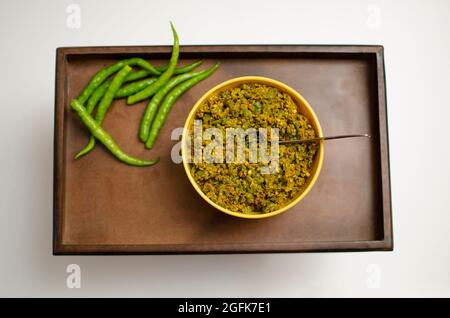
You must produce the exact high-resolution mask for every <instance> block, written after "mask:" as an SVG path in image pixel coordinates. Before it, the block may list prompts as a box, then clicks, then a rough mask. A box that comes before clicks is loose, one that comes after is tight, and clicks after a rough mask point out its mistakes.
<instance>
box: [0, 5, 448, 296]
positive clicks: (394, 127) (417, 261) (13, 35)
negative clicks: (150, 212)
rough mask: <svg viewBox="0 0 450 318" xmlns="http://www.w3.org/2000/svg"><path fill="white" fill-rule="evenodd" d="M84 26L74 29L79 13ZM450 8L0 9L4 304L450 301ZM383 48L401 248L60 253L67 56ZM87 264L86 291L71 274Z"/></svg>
mask: <svg viewBox="0 0 450 318" xmlns="http://www.w3.org/2000/svg"><path fill="white" fill-rule="evenodd" d="M70 3H76V4H78V5H79V6H80V8H81V27H80V28H75V29H72V28H69V27H68V25H67V21H66V20H67V17H68V15H69V14H68V13H67V12H66V9H67V6H68V5H69V4H70ZM449 12H450V1H377V0H368V1H356V0H355V1H281V0H276V1H266V2H263V1H256V0H255V1H242V0H237V1H236V0H227V1H192V0H191V1H176V0H169V1H167V0H166V1H149V0H142V1H131V0H129V1H111V0H109V1H107V0H102V1H95V2H94V1H87V0H86V1H56V0H55V1H31V0H30V1H23V0H21V1H17V0H15V1H1V3H0V15H1V18H0V33H1V42H0V45H1V50H0V63H1V69H0V70H1V73H2V74H1V75H0V84H1V85H0V87H1V92H2V94H1V106H0V107H1V113H0V120H1V124H0V136H1V137H0V143H1V144H0V149H1V155H0V167H1V168H0V169H1V170H0V171H1V174H0V177H1V179H0V187H1V188H0V193H1V200H0V212H1V214H0V242H1V250H0V296H44V297H46V296H63V297H80V296H161V297H164V296H166V297H168V296H181V297H183V296H186V297H194V296H212V297H221V296H228V297H244V296H249V297H250V296H254V297H270V296H278V297H282V296H288V297H291V296H296V297H299V296H300V297H303V296H310V297H319V296H357V297H369V296H376V297H379V296H388V297H389V296H447V297H448V296H450V238H449V234H448V233H449V230H450V210H449V196H450V193H449V188H450V183H449V179H450V168H449V154H450V151H449V150H450V149H449V148H450V147H449V144H450V142H449V137H450V125H449V121H450V103H449V91H450V78H449V77H450V59H449V58H450V40H449V34H448V31H450V19H449ZM169 20H172V21H174V23H175V25H176V27H177V30H178V31H179V34H180V37H181V41H182V44H382V45H384V46H385V58H386V76H387V92H388V114H389V134H390V152H391V169H392V170H391V178H392V196H393V197H392V200H393V201H392V205H393V216H394V243H395V251H394V252H370V253H367V252H366V253H330V254H325V253H321V254H284V255H277V254H263V255H204V256H195V255H193V256H120V257H117V256H116V257H114V256H106V257H105V256H104V257H98V256H96V257H92V256H84V257H72V256H68V257H62V256H59V257H55V256H52V255H51V242H52V186H53V179H52V176H53V162H52V158H53V114H54V84H55V77H54V73H55V49H56V47H59V46H90V45H94V46H99V45H161V44H171V41H172V38H171V34H170V31H169V25H168V21H169ZM71 263H76V264H79V265H80V266H81V270H82V283H81V288H80V289H69V288H67V287H66V277H67V273H66V266H67V265H69V264H71Z"/></svg>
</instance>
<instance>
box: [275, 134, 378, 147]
mask: <svg viewBox="0 0 450 318" xmlns="http://www.w3.org/2000/svg"><path fill="white" fill-rule="evenodd" d="M357 137H366V138H370V135H368V134H362V135H361V134H360V135H339V136H328V137H316V138H309V139H293V140H280V141H279V142H278V143H279V144H281V145H282V144H298V143H303V142H313V141H320V140H332V139H343V138H357Z"/></svg>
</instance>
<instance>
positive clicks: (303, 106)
mask: <svg viewBox="0 0 450 318" xmlns="http://www.w3.org/2000/svg"><path fill="white" fill-rule="evenodd" d="M245 83H260V84H265V85H268V86H272V87H275V88H277V89H278V90H280V91H282V92H285V93H287V94H288V95H290V96H291V97H292V99H293V100H294V101H295V103H296V104H297V105H298V111H299V113H300V114H302V115H303V116H305V117H306V118H308V120H309V122H310V123H311V125H312V126H313V127H314V130H315V132H316V135H317V136H320V137H322V136H323V134H322V128H321V127H320V124H319V120H318V119H317V117H316V114H315V113H314V111H313V109H312V107H311V106H310V105H309V103H308V102H307V101H306V99H304V98H303V97H302V96H301V95H300V94H299V93H297V92H296V91H295V90H293V89H292V88H290V87H289V86H287V85H286V84H283V83H281V82H279V81H276V80H273V79H270V78H266V77H259V76H245V77H238V78H234V79H231V80H228V81H226V82H223V83H222V84H219V85H217V86H215V87H213V88H212V89H210V90H209V91H208V92H206V93H205V94H204V95H203V96H202V97H201V98H200V99H199V100H198V101H197V103H196V104H195V105H194V107H193V108H192V110H191V112H190V113H189V116H188V117H187V119H186V123H185V124H184V128H185V129H184V133H183V136H182V141H181V142H182V145H184V144H185V143H186V140H187V138H188V133H189V127H190V126H191V125H192V124H193V121H194V118H195V113H196V112H197V108H198V107H199V106H200V105H201V104H202V103H203V101H205V100H206V99H208V98H209V97H210V96H211V95H213V94H217V93H218V92H220V91H222V90H225V89H228V88H231V87H236V86H239V85H241V84H245ZM181 148H182V157H183V166H184V169H185V171H186V174H187V176H188V178H189V181H190V182H191V183H192V185H193V186H194V188H195V190H196V191H197V192H198V193H199V194H200V196H201V197H202V198H203V199H205V200H206V202H208V203H209V204H211V205H212V206H213V207H215V208H216V209H218V210H220V211H222V212H225V213H227V214H229V215H233V216H236V217H239V218H246V219H262V218H268V217H271V216H275V215H278V214H280V213H282V212H284V211H286V210H288V209H290V208H292V207H293V206H294V205H296V204H297V203H299V202H300V201H301V199H303V198H304V197H305V195H306V194H307V193H308V192H309V191H310V190H311V188H312V187H313V185H314V183H315V182H316V180H317V177H318V176H319V173H320V169H321V167H322V162H323V153H324V149H323V148H324V144H323V141H321V142H320V145H319V150H318V152H317V153H316V157H315V159H314V164H313V167H312V170H311V175H310V177H309V179H308V180H307V182H306V183H305V185H304V186H303V189H302V190H301V191H299V193H298V195H297V196H296V197H295V198H293V199H292V200H291V201H290V202H289V203H288V204H286V205H285V206H283V207H282V208H280V209H278V210H276V211H272V212H269V213H258V212H254V213H245V214H244V213H241V212H233V211H230V210H228V209H226V208H224V207H221V206H220V205H218V204H217V203H215V202H213V201H212V200H211V199H209V198H208V197H207V196H206V195H205V194H204V193H203V192H202V190H201V189H200V187H199V186H198V184H197V182H196V181H195V179H194V177H193V176H192V175H191V172H190V169H189V168H190V167H189V165H190V164H189V163H188V159H187V158H188V157H187V155H188V154H186V153H185V151H183V149H184V147H181Z"/></svg>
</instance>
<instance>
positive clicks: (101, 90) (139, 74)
mask: <svg viewBox="0 0 450 318" xmlns="http://www.w3.org/2000/svg"><path fill="white" fill-rule="evenodd" d="M149 75H151V73H150V72H149V71H147V70H140V71H136V72H130V73H129V74H128V75H127V77H125V80H124V81H123V82H124V83H125V82H132V81H135V80H139V79H141V78H145V77H147V76H149ZM155 80H156V79H155ZM110 84H111V80H110V79H109V80H107V81H105V82H104V83H103V84H102V85H100V86H99V87H97V88H96V89H95V90H94V92H93V93H92V94H91V96H90V97H89V99H88V101H87V106H86V109H87V111H88V113H89V114H91V113H92V111H93V110H94V108H95V106H97V103H98V101H99V100H100V99H101V98H102V97H103V95H104V94H105V92H106V90H107V89H108V87H109V85H110ZM150 84H151V83H150ZM150 84H149V85H150ZM130 85H131V84H130ZM144 87H145V86H144ZM144 87H142V88H140V89H143V88H144ZM119 91H120V89H119ZM138 91H139V90H136V91H134V92H132V91H131V88H130V92H129V93H130V94H129V95H131V94H134V93H136V92H138ZM125 96H128V95H125Z"/></svg>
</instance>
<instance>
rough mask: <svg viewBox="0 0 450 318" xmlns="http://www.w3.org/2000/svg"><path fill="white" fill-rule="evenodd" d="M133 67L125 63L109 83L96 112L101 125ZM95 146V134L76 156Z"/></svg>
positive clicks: (97, 120)
mask: <svg viewBox="0 0 450 318" xmlns="http://www.w3.org/2000/svg"><path fill="white" fill-rule="evenodd" d="M130 71H131V67H130V66H128V65H125V66H124V67H123V68H122V69H121V70H120V71H119V72H118V73H117V75H116V76H114V78H113V80H112V81H111V84H110V85H109V87H108V89H107V90H106V92H105V94H104V95H103V97H102V100H101V101H100V104H99V105H98V109H97V113H96V114H95V121H96V122H97V123H98V124H99V125H101V124H102V122H103V119H104V118H105V115H106V112H107V111H108V109H109V106H111V103H112V101H113V99H114V96H115V95H116V92H117V91H118V90H119V88H120V86H121V85H122V83H123V81H124V79H125V78H126V76H127V75H128V73H130ZM94 147H95V138H94V136H91V138H90V139H89V143H88V145H87V146H86V147H84V148H83V149H82V150H81V151H80V152H79V153H78V154H77V155H76V156H75V159H78V158H79V157H81V156H83V155H85V154H87V153H88V152H89V151H91V150H92V149H94Z"/></svg>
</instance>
